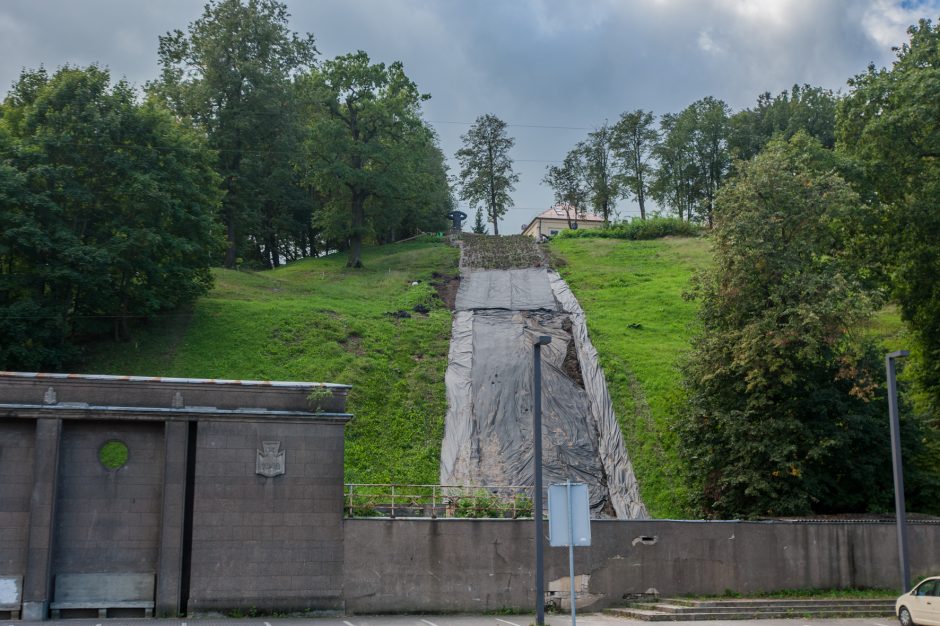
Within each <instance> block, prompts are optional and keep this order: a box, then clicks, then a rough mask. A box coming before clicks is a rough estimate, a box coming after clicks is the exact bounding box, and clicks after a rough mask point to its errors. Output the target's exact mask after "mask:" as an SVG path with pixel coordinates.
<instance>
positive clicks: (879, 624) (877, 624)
mask: <svg viewBox="0 0 940 626" xmlns="http://www.w3.org/2000/svg"><path fill="white" fill-rule="evenodd" d="M872 624H874V625H875V626H888V625H887V624H882V623H881V622H872Z"/></svg>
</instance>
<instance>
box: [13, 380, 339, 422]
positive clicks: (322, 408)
mask: <svg viewBox="0 0 940 626" xmlns="http://www.w3.org/2000/svg"><path fill="white" fill-rule="evenodd" d="M350 389H351V386H350V385H340V384H335V383H315V382H297V381H261V380H223V379H211V378H169V377H146V376H111V375H98V374H59V373H40V372H0V410H6V411H16V412H23V411H25V412H36V413H42V414H45V415H48V414H50V413H53V412H54V413H55V414H56V415H58V416H61V417H79V416H80V415H79V414H75V415H71V414H70V412H76V411H77V412H85V413H87V412H89V411H95V412H108V413H111V414H114V415H120V414H136V415H143V414H147V415H149V416H150V417H149V418H146V419H166V418H167V417H168V416H176V417H184V418H190V419H191V418H193V417H209V416H210V415H211V416H222V415H227V416H229V417H239V416H240V417H242V418H244V417H247V416H259V415H261V416H280V417H292V418H304V419H313V418H321V419H328V420H330V419H332V420H340V421H348V419H349V418H350V417H351V416H350V415H348V414H347V413H346V398H347V396H348V394H349V390H350Z"/></svg>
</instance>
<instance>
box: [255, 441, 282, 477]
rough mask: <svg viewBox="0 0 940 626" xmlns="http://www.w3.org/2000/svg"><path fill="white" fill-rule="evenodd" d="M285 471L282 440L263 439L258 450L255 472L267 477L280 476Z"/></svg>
mask: <svg viewBox="0 0 940 626" xmlns="http://www.w3.org/2000/svg"><path fill="white" fill-rule="evenodd" d="M284 471H285V467H284V450H281V442H280V441H262V442H261V450H258V461H257V463H256V465H255V473H256V474H260V475H261V476H266V477H267V478H273V477H275V476H280V475H281V474H283V473H284Z"/></svg>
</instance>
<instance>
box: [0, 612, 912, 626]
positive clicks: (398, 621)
mask: <svg viewBox="0 0 940 626" xmlns="http://www.w3.org/2000/svg"><path fill="white" fill-rule="evenodd" d="M577 622H578V624H579V625H581V626H615V625H616V624H624V623H627V624H633V625H636V626H640V625H641V624H645V623H646V622H642V621H639V620H632V619H625V618H621V617H614V616H612V615H605V614H603V613H586V614H584V615H578V618H577ZM25 623H26V622H19V621H9V620H5V621H0V626H23V624H25ZM534 623H535V617H534V616H533V615H499V616H495V615H362V616H360V615H355V616H348V617H245V618H224V617H205V618H187V619H123V618H113V619H107V620H102V619H68V620H57V621H47V622H42V624H44V625H51V626H121V625H123V624H127V625H128V626H142V625H145V624H146V625H149V626H531V625H532V624H534ZM545 623H546V624H547V625H548V626H567V625H568V624H571V616H569V615H560V614H555V615H547V616H546V618H545ZM669 624H670V625H671V626H683V625H685V626H691V625H693V624H694V625H695V626H897V620H895V619H893V618H890V617H885V618H873V617H857V618H842V619H762V620H715V621H709V622H669Z"/></svg>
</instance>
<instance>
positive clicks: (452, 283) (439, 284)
mask: <svg viewBox="0 0 940 626" xmlns="http://www.w3.org/2000/svg"><path fill="white" fill-rule="evenodd" d="M431 277H432V278H433V279H434V280H433V281H431V286H432V287H434V291H436V292H437V295H438V297H439V298H440V299H441V300H442V301H443V302H444V304H445V305H446V306H447V308H448V309H450V310H451V311H453V310H454V307H455V306H456V303H457V289H458V288H459V287H460V276H448V275H447V274H441V273H440V272H434V273H433V274H431Z"/></svg>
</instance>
